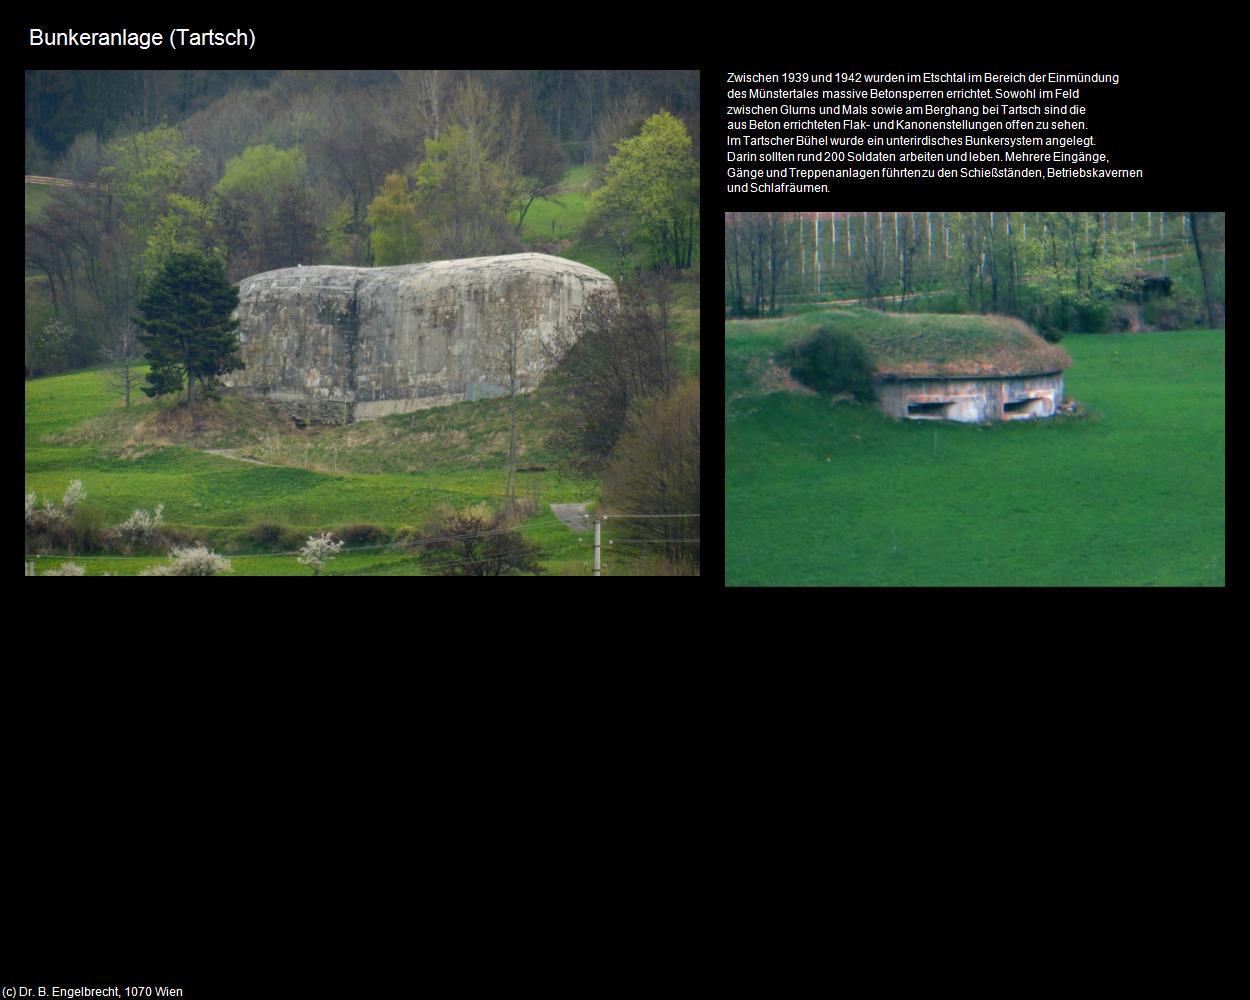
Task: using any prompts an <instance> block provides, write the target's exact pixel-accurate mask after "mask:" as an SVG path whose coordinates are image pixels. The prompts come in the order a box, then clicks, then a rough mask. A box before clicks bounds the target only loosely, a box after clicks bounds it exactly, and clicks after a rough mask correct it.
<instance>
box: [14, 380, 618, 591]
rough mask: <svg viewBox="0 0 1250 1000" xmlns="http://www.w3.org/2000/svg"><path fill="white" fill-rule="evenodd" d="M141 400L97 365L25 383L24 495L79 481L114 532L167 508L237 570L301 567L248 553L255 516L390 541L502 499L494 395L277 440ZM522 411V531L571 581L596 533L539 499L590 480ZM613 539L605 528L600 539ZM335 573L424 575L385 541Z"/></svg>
mask: <svg viewBox="0 0 1250 1000" xmlns="http://www.w3.org/2000/svg"><path fill="white" fill-rule="evenodd" d="M138 398H139V400H141V402H138V403H136V404H135V405H134V406H133V407H132V409H131V410H130V411H125V410H123V409H122V408H121V407H120V402H119V400H118V398H117V396H116V393H115V392H113V391H112V390H111V389H110V387H109V383H108V372H107V371H106V370H103V369H98V370H91V371H83V372H76V373H73V374H70V375H61V376H55V377H51V378H43V379H34V380H30V381H28V382H26V401H25V403H26V405H25V409H26V425H25V426H26V442H25V444H26V449H25V455H26V463H25V488H26V491H27V492H28V493H29V492H32V491H33V492H36V493H37V494H38V495H39V498H40V501H42V500H43V499H44V498H45V497H49V498H52V499H54V500H56V499H59V498H60V497H61V495H62V494H63V493H64V492H65V488H66V486H67V484H68V483H69V482H70V481H71V480H73V479H81V480H82V481H83V484H84V486H85V488H86V489H87V492H88V501H87V502H88V503H89V504H90V505H91V506H93V507H94V508H96V509H98V511H99V512H100V514H101V516H102V519H103V521H104V523H106V524H109V525H115V524H118V523H120V522H121V521H123V520H125V519H126V517H128V516H129V515H130V513H131V512H132V511H133V510H134V509H136V508H143V509H145V510H151V509H152V508H154V507H155V506H156V505H157V504H164V505H165V512H164V517H165V521H166V523H167V524H169V525H171V526H174V527H177V528H178V529H180V530H183V531H185V532H188V533H190V534H191V535H193V536H194V537H195V538H196V539H197V540H201V541H204V542H206V543H207V544H209V545H210V546H211V547H213V548H215V549H216V550H217V551H222V552H225V553H226V554H228V555H229V557H230V558H231V559H232V560H233V562H234V573H235V574H236V575H303V576H307V575H310V574H311V571H310V570H309V569H307V568H306V567H304V566H301V565H299V564H298V563H297V562H296V560H295V558H294V556H292V555H276V554H268V553H264V552H255V551H251V552H249V551H247V550H248V548H249V544H250V539H251V538H252V537H253V536H254V534H255V532H256V529H257V528H258V526H261V525H267V524H271V525H280V526H281V527H282V529H283V530H284V532H285V533H286V534H287V535H288V536H307V535H309V534H312V533H314V532H319V531H323V530H334V529H335V528H341V527H344V526H347V525H361V524H363V525H374V526H376V527H377V528H379V529H380V530H382V531H384V532H385V533H386V534H387V536H394V535H395V534H396V533H398V532H401V531H402V530H403V529H405V528H407V529H416V528H419V527H421V526H422V525H423V524H424V523H425V522H426V520H427V518H428V517H429V515H430V514H431V513H432V512H433V511H434V510H435V509H436V508H440V507H443V508H452V509H461V508H464V507H467V506H471V505H474V504H477V503H479V502H490V501H492V500H496V499H497V498H498V497H499V496H500V494H501V493H502V489H503V483H504V464H503V463H502V461H501V459H502V456H503V454H504V452H503V451H501V450H500V449H501V448H505V447H506V437H505V436H503V434H502V427H503V426H504V421H505V419H506V417H505V412H504V401H503V400H487V401H478V402H471V403H461V404H454V405H452V406H448V407H440V408H437V409H433V410H426V411H422V412H419V413H415V414H408V415H404V416H397V417H391V418H387V419H386V420H378V421H369V422H362V423H358V424H352V425H350V426H347V427H339V428H321V429H315V430H306V431H297V430H295V429H293V428H289V429H286V430H284V431H282V432H281V433H278V432H275V431H274V429H273V423H272V421H271V419H270V418H269V417H267V416H266V415H265V414H264V413H263V411H261V410H258V409H257V408H256V406H254V405H252V404H244V403H243V402H242V401H239V400H233V399H227V400H225V401H224V403H223V404H208V405H207V406H206V407H205V409H204V410H203V411H202V412H201V413H200V415H199V416H198V417H197V418H196V419H197V420H201V422H202V424H203V426H201V427H199V429H198V430H195V431H191V430H188V428H186V427H185V426H182V425H181V423H182V421H183V420H184V419H185V417H184V414H185V410H178V409H176V408H175V407H174V405H173V403H172V401H168V402H167V401H161V402H159V403H153V402H150V401H148V400H146V398H145V397H143V396H139V397H138ZM521 404H522V410H521V412H522V415H523V420H525V419H526V418H528V419H527V422H526V423H525V426H526V427H527V430H523V431H522V434H521V441H522V444H523V445H526V447H525V450H524V451H523V453H522V459H521V464H522V467H525V466H529V467H537V466H545V468H543V470H542V471H537V472H530V473H522V474H521V475H520V486H519V490H518V492H519V494H520V496H521V497H522V498H527V499H529V500H531V501H532V502H533V504H534V506H535V513H534V515H533V516H532V517H530V518H529V519H528V520H527V521H526V522H525V523H524V524H523V525H522V527H521V531H522V533H523V534H524V535H525V537H526V538H527V539H529V540H530V541H533V542H535V543H537V544H540V545H541V546H542V548H543V557H542V562H543V565H544V567H545V568H546V570H547V571H548V572H549V573H552V574H569V575H580V574H582V573H583V572H587V568H588V566H589V563H590V558H591V557H590V552H591V549H590V540H591V538H592V534H591V533H589V532H587V533H581V534H574V533H573V532H571V531H569V530H568V529H567V528H566V527H565V526H564V525H562V524H560V522H559V521H557V520H556V518H555V517H554V515H553V514H552V513H551V512H550V509H549V508H548V506H547V505H548V504H550V503H580V502H594V501H596V500H597V498H598V495H599V489H600V487H599V483H598V481H597V480H595V479H591V478H586V477H582V476H579V475H577V474H575V473H572V472H568V471H565V470H564V469H563V468H562V467H560V466H559V465H558V464H557V461H558V459H559V458H560V457H561V456H560V455H559V454H558V452H556V451H554V450H553V449H552V447H551V446H549V445H548V444H547V443H546V436H545V429H549V426H550V421H549V419H548V418H547V417H545V416H544V413H545V411H550V410H552V409H553V404H551V403H549V402H548V401H546V400H545V399H544V398H543V397H542V396H541V395H540V394H532V395H527V396H525V397H523V398H522V399H521ZM212 414H215V417H214V419H211V420H210V419H208V416H206V415H212ZM223 414H224V416H223ZM556 417H557V418H558V409H557V410H556ZM163 418H169V419H170V420H172V421H173V429H174V430H175V431H177V434H178V436H179V438H180V439H181V440H182V441H184V442H186V443H183V444H172V443H169V442H168V441H167V440H164V439H163V437H162V435H163V434H165V433H166V431H167V430H168V428H169V426H170V424H169V423H168V421H166V420H164V419H163ZM192 444H194V445H195V446H194V447H192V446H191V445H192ZM208 447H214V448H218V447H223V448H225V447H228V448H234V449H235V450H236V454H239V455H244V456H255V457H256V458H258V459H260V460H263V461H268V462H281V463H283V464H275V465H266V466H262V465H254V464H250V463H246V462H241V461H238V460H236V459H231V458H226V457H221V456H217V455H211V454H207V453H206V451H205V450H203V449H206V448H208ZM548 463H550V464H548ZM611 538H612V533H611V530H610V526H609V530H607V531H605V534H604V541H605V544H606V542H607V541H608V540H609V539H611ZM253 547H254V546H253ZM639 556H640V553H635V552H634V551H633V550H632V549H631V550H624V551H622V552H621V553H620V555H619V557H615V553H614V558H613V559H612V563H614V564H615V568H616V569H617V570H618V571H619V572H621V573H627V572H630V571H631V569H632V567H633V566H634V564H635V563H636V562H637V559H638V557H639ZM68 558H69V557H68V556H60V555H53V556H50V557H48V558H44V559H40V561H39V566H40V569H43V568H46V567H51V566H55V565H57V564H58V563H59V562H61V561H64V560H65V559H68ZM73 561H76V562H79V563H81V564H83V565H85V566H86V567H87V570H88V573H89V574H91V575H96V574H100V573H104V572H109V573H114V574H127V575H129V574H134V573H138V572H139V570H140V569H142V568H143V567H144V566H147V565H150V564H151V563H153V562H158V561H160V560H159V559H158V558H156V557H142V558H120V557H118V558H114V557H106V556H87V557H82V556H78V557H75V558H74V560H73ZM331 571H332V575H339V574H349V573H350V574H353V575H363V574H378V575H397V574H404V575H413V574H418V573H419V568H418V566H417V565H416V563H415V561H414V560H413V559H412V557H411V556H410V555H408V554H406V553H402V552H397V551H394V550H392V549H390V548H388V547H386V546H384V545H382V546H378V547H375V548H365V547H361V549H360V550H359V551H356V552H353V553H351V554H345V555H343V556H340V557H339V558H338V559H337V560H335V562H333V563H332V564H331Z"/></svg>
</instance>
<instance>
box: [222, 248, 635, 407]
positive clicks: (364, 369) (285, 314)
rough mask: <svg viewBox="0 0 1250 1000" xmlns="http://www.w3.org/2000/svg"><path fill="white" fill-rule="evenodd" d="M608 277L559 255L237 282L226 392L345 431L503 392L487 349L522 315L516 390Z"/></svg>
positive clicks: (308, 270) (327, 270)
mask: <svg viewBox="0 0 1250 1000" xmlns="http://www.w3.org/2000/svg"><path fill="white" fill-rule="evenodd" d="M601 290H603V291H610V292H611V293H612V294H615V291H616V285H615V284H614V283H613V281H612V279H611V278H609V277H608V276H607V275H605V274H601V273H600V272H599V271H596V270H595V269H594V268H591V267H587V266H586V265H584V264H578V263H576V262H575V261H571V260H565V259H564V258H562V257H551V256H548V255H546V254H535V253H524V254H512V255H510V256H506V257H474V258H469V259H466V260H445V261H436V262H434V263H430V264H406V265H403V266H400V267H375V268H368V267H329V266H319V267H292V268H284V269H283V270H280V271H267V272H265V273H264V274H257V275H253V276H252V277H250V278H245V279H244V280H243V281H242V282H240V284H239V309H238V312H237V314H236V315H237V316H238V319H239V339H240V341H241V351H240V353H241V354H242V357H243V362H244V365H245V368H244V369H243V370H242V371H238V372H232V373H231V374H230V375H228V376H226V377H225V378H224V379H223V381H224V382H225V384H226V386H227V387H228V389H229V390H230V391H232V392H237V393H240V394H245V395H252V396H257V397H260V398H264V399H266V400H269V401H271V402H273V403H277V404H279V405H281V406H282V407H283V408H284V409H285V410H286V411H287V413H289V414H290V415H291V417H292V418H294V419H295V420H297V421H299V422H301V423H302V422H317V423H348V422H350V421H352V420H364V419H370V418H374V417H380V416H385V415H387V414H391V413H402V412H406V411H409V410H415V409H422V408H424V407H429V406H439V405H442V404H445V403H452V402H456V401H459V400H462V399H477V398H481V397H483V396H493V395H499V394H501V393H503V392H506V391H507V389H506V383H504V384H501V380H500V379H499V378H498V376H495V377H492V375H491V371H490V366H489V364H488V363H487V359H486V352H487V347H488V345H487V343H486V341H487V340H488V339H489V337H490V336H491V335H492V334H497V333H498V332H499V331H500V329H501V328H503V327H505V326H507V325H508V324H509V323H514V322H515V321H516V317H521V320H520V323H521V326H522V328H523V332H522V338H521V345H520V352H519V362H520V363H519V378H518V382H519V384H520V386H521V388H522V389H523V390H524V389H528V388H531V387H532V386H534V385H535V384H537V382H538V380H539V378H540V377H541V375H542V370H543V358H542V351H541V343H542V341H544V340H546V339H547V338H549V337H550V336H551V334H552V333H553V332H554V331H555V329H556V328H557V327H558V326H559V325H560V324H562V323H564V322H565V321H566V320H568V319H570V318H571V317H572V316H573V315H574V314H575V313H576V312H577V311H578V310H579V309H580V308H581V307H582V306H583V305H584V304H585V302H586V299H587V298H588V297H589V296H590V295H591V294H593V293H594V292H597V291H601Z"/></svg>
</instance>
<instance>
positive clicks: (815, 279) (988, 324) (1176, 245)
mask: <svg viewBox="0 0 1250 1000" xmlns="http://www.w3.org/2000/svg"><path fill="white" fill-rule="evenodd" d="M1224 256H1225V213H1223V212H807V213H771V212H770V213H729V214H727V215H726V217H725V359H726V360H725V380H726V390H725V420H726V430H725V434H726V444H725V449H726V451H725V473H726V556H725V564H726V582H727V584H728V585H730V586H794V585H800V586H802V585H809V586H928V587H941V586H987V587H1000V586H1014V587H1021V586H1223V585H1224V582H1225V564H1224V560H1225V531H1224V495H1225V494H1224V447H1225V444H1224V442H1225V438H1224V314H1225V288H1224Z"/></svg>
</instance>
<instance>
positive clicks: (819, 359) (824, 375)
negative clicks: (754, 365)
mask: <svg viewBox="0 0 1250 1000" xmlns="http://www.w3.org/2000/svg"><path fill="white" fill-rule="evenodd" d="M780 361H781V363H782V364H783V365H786V366H788V367H789V369H790V373H791V374H792V375H793V376H794V377H795V378H796V379H797V380H798V381H800V382H802V383H803V384H804V385H805V386H807V387H808V388H810V389H815V390H816V391H817V392H820V393H829V394H830V395H833V394H835V393H840V392H847V393H850V394H851V395H852V396H854V397H855V398H856V399H858V400H861V401H869V400H872V399H874V398H875V397H876V390H875V389H874V388H873V384H872V374H873V364H872V358H871V357H869V355H868V351H867V349H866V348H865V347H864V345H863V343H861V342H860V340H859V339H858V338H857V337H855V336H854V335H853V334H849V333H845V332H843V331H840V330H831V329H829V328H827V327H817V329H816V331H815V332H814V333H813V334H812V336H810V337H808V338H807V339H806V340H803V341H800V342H799V343H797V344H792V345H791V346H790V347H789V348H787V349H786V350H785V351H783V352H782V354H781V358H780Z"/></svg>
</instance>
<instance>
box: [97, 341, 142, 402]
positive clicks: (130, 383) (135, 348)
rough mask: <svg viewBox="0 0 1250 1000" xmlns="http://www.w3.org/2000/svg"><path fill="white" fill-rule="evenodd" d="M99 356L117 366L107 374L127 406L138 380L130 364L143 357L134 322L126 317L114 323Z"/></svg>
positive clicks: (110, 382)
mask: <svg viewBox="0 0 1250 1000" xmlns="http://www.w3.org/2000/svg"><path fill="white" fill-rule="evenodd" d="M100 357H101V358H102V359H103V360H104V361H107V362H108V363H109V364H112V365H116V366H117V367H116V368H115V369H114V370H113V371H112V372H111V373H110V374H109V384H110V385H112V386H113V387H114V388H115V389H117V391H118V392H120V393H122V394H123V395H124V396H125V397H126V406H127V407H129V406H130V393H131V391H132V390H133V389H134V387H135V382H136V381H137V380H138V375H136V374H135V372H134V370H133V369H132V368H131V365H133V364H134V362H136V361H138V360H139V359H140V358H141V357H143V345H142V344H140V343H139V331H138V329H137V328H136V327H135V325H134V323H132V322H131V321H130V320H128V319H126V320H119V321H118V322H117V323H116V324H114V326H113V330H112V334H111V336H110V337H109V339H108V340H107V341H105V343H104V345H103V346H102V347H101V348H100Z"/></svg>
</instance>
